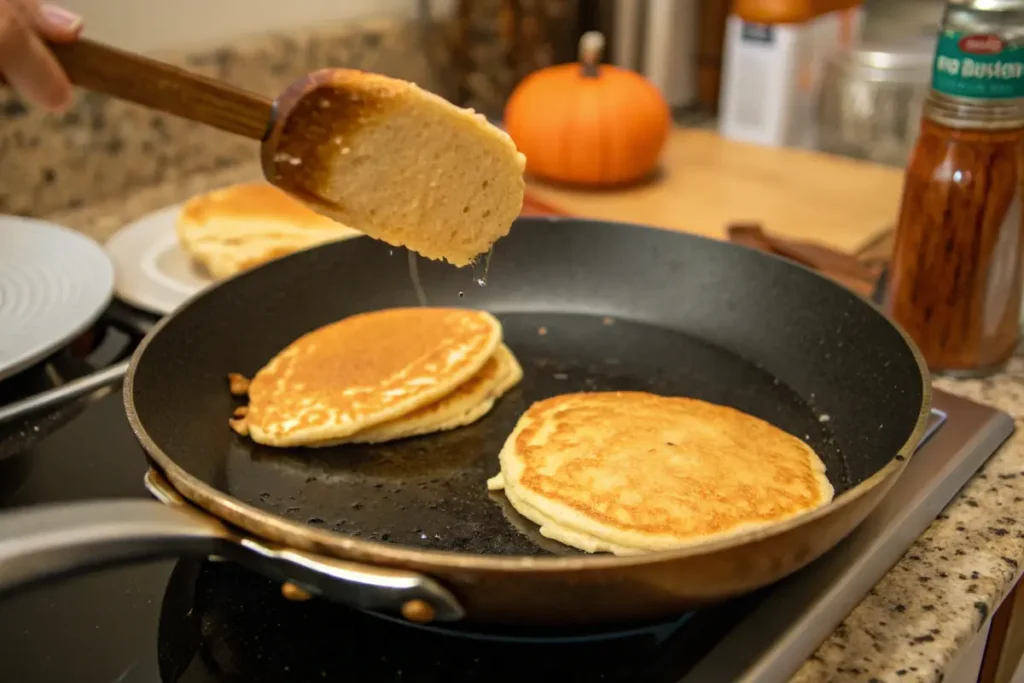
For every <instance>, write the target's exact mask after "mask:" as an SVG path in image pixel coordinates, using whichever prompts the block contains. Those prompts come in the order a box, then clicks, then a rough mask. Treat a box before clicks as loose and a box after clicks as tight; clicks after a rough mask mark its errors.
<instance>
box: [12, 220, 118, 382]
mask: <svg viewBox="0 0 1024 683" xmlns="http://www.w3.org/2000/svg"><path fill="white" fill-rule="evenodd" d="M113 292H114V269H113V266H112V265H111V263H110V259H108V258H107V256H106V254H104V253H103V248H102V247H100V246H99V245H98V244H96V243H95V242H93V241H92V240H90V239H89V238H88V237H86V236H85V235H81V234H79V233H77V232H75V231H73V230H69V229H67V228H62V227H60V226H59V225H54V224H53V223H47V222H45V221H40V220H35V219H32V218H21V217H18V216H0V379H3V378H5V377H9V376H11V375H13V374H15V373H16V372H19V371H20V370H23V369H25V368H26V367H28V366H29V365H32V364H33V363H35V362H37V361H39V360H42V359H43V358H45V357H46V356H48V355H49V354H51V353H52V352H53V351H55V350H57V349H58V348H60V347H61V346H63V345H64V344H66V343H67V342H68V341H70V340H71V339H73V338H74V337H75V336H77V335H78V334H80V333H82V332H83V331H85V329H86V328H88V327H89V325H91V324H92V323H93V322H95V320H96V319H97V318H98V317H99V316H100V314H101V313H102V312H103V310H104V309H105V308H106V307H107V305H108V304H109V303H110V299H111V296H112V295H113Z"/></svg>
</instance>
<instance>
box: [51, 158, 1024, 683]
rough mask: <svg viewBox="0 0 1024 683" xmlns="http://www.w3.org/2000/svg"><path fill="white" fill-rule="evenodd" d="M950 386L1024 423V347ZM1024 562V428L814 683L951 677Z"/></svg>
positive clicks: (855, 623)
mask: <svg viewBox="0 0 1024 683" xmlns="http://www.w3.org/2000/svg"><path fill="white" fill-rule="evenodd" d="M258 177H260V171H259V167H258V166H257V165H256V164H255V163H252V164H243V165H241V166H238V167H234V168H231V169H226V170H223V171H219V172H215V173H211V174H204V175H194V176H192V177H189V178H187V179H186V180H184V181H180V182H174V183H168V184H164V185H158V186H154V187H150V188H148V189H144V190H140V191H137V192H135V193H133V194H131V195H130V196H128V197H126V198H123V199H118V200H113V201H107V202H101V203H97V204H94V205H89V206H86V207H83V208H80V209H74V210H69V211H64V212H61V213H56V214H52V215H50V216H47V218H49V219H50V220H53V221H55V222H58V223H61V224H63V225H67V226H70V227H74V228H76V229H78V230H80V231H82V232H84V233H85V234H88V235H90V236H92V237H93V238H95V239H97V240H101V241H102V240H105V239H107V238H108V237H110V235H112V234H113V233H114V232H116V231H117V230H118V228H120V227H121V226H122V225H124V224H125V223H127V222H128V221H130V220H133V219H135V218H138V217H139V216H142V215H143V214H145V213H148V212H149V211H152V210H154V209H157V208H161V207H163V206H166V205H169V204H173V203H176V202H180V201H182V200H184V199H186V198H187V197H189V196H191V195H193V194H195V193H197V192H200V191H203V190H207V189H210V188H213V187H217V186H221V185H225V184H229V183H234V182H239V181H244V180H251V179H255V178H258ZM935 386H936V387H937V388H939V389H942V390H944V391H947V392H950V393H952V394H956V395H958V396H962V397H964V398H968V399H971V400H974V401H978V402H981V403H985V404H988V405H991V406H994V407H997V408H1000V409H1002V410H1004V411H1006V412H1008V413H1009V414H1010V415H1012V416H1013V417H1014V420H1015V421H1016V423H1017V425H1018V426H1024V354H1022V355H1020V356H1018V357H1016V358H1014V359H1013V360H1012V361H1011V362H1010V364H1009V366H1008V367H1007V368H1006V370H1005V371H1004V372H1002V373H1001V374H999V375H996V376H994V377H991V378H988V379H984V380H959V381H957V380H948V379H942V380H938V381H936V383H935ZM1022 565H1024V429H1022V430H1021V431H1020V432H1018V433H1016V434H1014V435H1013V436H1011V437H1010V439H1009V441H1007V443H1006V444H1005V445H1004V446H1003V448H1002V449H1001V450H1000V451H999V452H998V453H997V454H996V455H995V456H993V457H992V459H991V460H989V462H988V463H987V465H986V466H985V467H984V468H983V470H982V471H980V472H979V473H978V474H977V475H975V477H974V478H973V479H972V480H971V481H970V482H969V483H968V485H967V486H966V487H965V488H964V489H963V491H961V493H960V494H959V495H958V497H957V498H956V499H955V500H954V501H953V502H952V503H951V504H950V505H949V506H948V507H947V508H946V510H944V511H943V513H942V515H940V516H939V518H938V519H936V520H935V522H933V523H932V525H931V526H930V527H929V528H928V530H927V531H926V532H925V533H924V535H923V536H921V538H919V539H918V540H917V542H916V543H915V544H914V545H913V546H912V547H911V549H910V550H909V551H908V552H907V554H906V555H905V556H904V557H903V558H902V559H901V560H900V562H899V563H898V564H897V565H896V566H895V567H894V568H893V569H892V570H891V571H890V572H889V573H888V575H886V577H885V578H884V579H883V580H882V581H881V582H880V583H879V584H878V585H877V586H876V587H875V588H874V589H873V590H872V591H871V592H870V593H869V594H868V596H867V597H866V598H865V599H864V600H863V602H861V604H860V605H858V606H857V608H856V609H855V610H854V611H853V612H852V613H851V614H850V615H849V616H848V617H847V618H846V620H845V621H844V622H843V624H842V625H841V626H840V627H839V628H838V629H837V630H836V632H835V633H834V634H833V635H832V637H831V638H829V639H828V640H827V641H826V642H825V643H824V644H822V646H821V647H820V648H819V649H818V651H817V652H816V653H815V654H814V655H813V656H812V657H811V658H810V659H809V660H808V661H807V662H806V664H804V666H803V667H802V668H801V669H800V671H799V672H798V674H797V675H796V677H795V678H794V679H793V680H794V681H797V682H798V683H810V682H812V681H823V680H828V681H864V682H871V683H874V682H879V681H901V682H910V681H914V682H918V681H922V682H923V681H929V682H937V681H941V680H942V678H943V676H944V675H945V673H946V672H947V669H948V667H949V666H950V664H951V663H953V662H954V660H955V659H956V658H957V656H958V655H959V654H960V652H961V651H962V650H963V649H964V648H965V647H966V646H967V644H968V643H970V642H971V640H972V639H973V637H974V636H975V634H976V633H977V632H978V631H979V629H980V628H981V626H982V625H983V624H984V622H985V620H986V619H987V618H988V617H989V615H991V614H992V613H993V612H994V611H995V609H996V608H997V607H998V605H999V603H1000V602H1001V601H1002V599H1003V597H1004V596H1005V595H1006V594H1007V593H1008V592H1009V590H1010V589H1011V588H1012V587H1013V585H1014V583H1015V581H1016V580H1017V578H1018V576H1019V572H1020V568H1021V566H1022Z"/></svg>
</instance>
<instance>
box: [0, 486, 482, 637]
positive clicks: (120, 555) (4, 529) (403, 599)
mask: <svg viewBox="0 0 1024 683" xmlns="http://www.w3.org/2000/svg"><path fill="white" fill-rule="evenodd" d="M153 475H155V473H151V475H150V476H153ZM155 476H157V477H158V476H159V475H155ZM151 483H152V482H151V480H150V477H147V484H151ZM179 556H193V557H220V558H225V559H230V560H235V561H237V562H239V563H240V564H243V565H246V566H248V567H250V568H252V569H254V570H256V571H259V572H260V573H262V574H264V575H265V576H268V577H270V578H273V579H276V580H279V581H282V582H285V583H284V585H283V586H282V593H283V594H284V595H285V597H287V598H290V599H306V598H309V597H312V596H314V595H322V596H324V597H326V598H329V599H332V600H335V601H337V602H340V603H343V604H346V605H349V606H351V607H356V608H358V609H364V610H369V611H375V612H384V613H390V614H395V615H400V616H402V617H405V618H406V619H409V620H411V621H435V620H436V621H454V620H457V619H461V618H462V617H463V616H464V615H465V612H464V610H463V609H462V607H461V605H460V604H459V602H458V601H457V600H456V599H455V597H454V596H453V595H452V594H451V593H450V592H449V591H448V590H447V589H445V588H444V587H443V586H441V585H440V584H439V583H437V582H436V581H435V580H433V579H431V578H430V577H427V576H423V575H422V574H417V573H415V572H410V571H405V570H400V569H391V568H387V567H374V566H367V565H362V564H358V563H355V562H347V561H343V560H336V559H334V558H328V557H322V556H318V555H314V554H312V553H306V552H302V551H297V550H290V549H286V548H277V547H274V546H271V545H268V544H266V543H264V542H262V541H257V540H255V539H252V538H246V537H242V536H239V535H238V534H237V533H235V532H234V531H233V530H232V529H230V528H228V527H227V526H225V525H224V524H222V523H221V522H220V521H218V520H217V519H215V518H213V517H211V516H210V515H207V514H206V513H204V512H202V511H200V510H198V509H196V508H194V507H192V506H190V505H188V504H181V505H179V504H176V503H174V502H172V503H171V504H164V503H160V502H157V501H149V500H120V501H92V502H84V503H63V504H58V505H42V506H36V507H30V508H26V509H22V510H16V511H13V512H6V513H4V514H0V596H3V595H4V594H7V593H10V592H12V591H15V590H17V589H19V588H22V587H25V586H27V585H32V584H35V583H39V582H42V581H46V580H52V579H57V578H61V577H66V576H69V575H72V574H76V573H83V572H86V571H88V570H91V569H98V568H101V567H104V566H110V565H117V564H128V563H132V562H141V561H145V560H154V559H159V558H170V557H179Z"/></svg>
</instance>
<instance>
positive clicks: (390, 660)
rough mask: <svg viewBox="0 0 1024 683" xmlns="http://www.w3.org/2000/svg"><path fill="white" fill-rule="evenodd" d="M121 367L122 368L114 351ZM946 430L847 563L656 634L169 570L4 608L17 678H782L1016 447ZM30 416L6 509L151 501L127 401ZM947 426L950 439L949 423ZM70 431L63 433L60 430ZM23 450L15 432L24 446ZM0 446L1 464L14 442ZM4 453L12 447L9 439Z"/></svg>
mask: <svg viewBox="0 0 1024 683" xmlns="http://www.w3.org/2000/svg"><path fill="white" fill-rule="evenodd" d="M115 355H116V354H115ZM934 404H935V407H936V408H937V409H939V411H940V412H938V413H936V414H935V415H934V416H933V422H932V426H933V428H935V429H936V430H937V431H935V432H934V435H933V436H932V438H930V439H929V440H928V441H927V442H926V443H925V444H924V446H923V447H922V448H921V450H920V451H919V453H918V454H917V455H916V456H915V457H914V458H913V459H912V460H911V463H910V465H909V466H908V468H907V470H906V472H905V473H904V475H903V476H902V477H901V478H900V480H899V481H898V482H897V484H896V487H895V488H894V489H893V491H892V492H891V493H890V495H889V496H887V498H886V500H885V501H884V502H883V503H882V505H881V506H880V507H879V509H878V510H876V511H875V512H874V513H873V514H872V515H871V516H870V517H869V518H868V519H867V520H866V521H865V522H864V524H862V525H861V527H860V528H859V529H858V530H857V531H856V532H855V533H854V534H853V535H852V536H850V537H849V538H848V539H847V540H846V541H844V542H843V543H842V544H840V546H839V547H838V548H836V549H835V550H833V551H832V552H830V553H829V554H828V555H826V556H825V557H824V558H822V559H821V560H819V561H818V562H816V563H815V564H813V565H811V566H810V567H808V568H807V569H805V570H803V571H801V572H799V573H798V574H797V575H795V576H793V577H791V578H789V579H787V580H785V581H783V582H781V583H779V584H777V585H776V586H773V587H770V588H768V589H765V590H763V591H760V592H759V593H756V594H753V595H750V596H746V597H744V598H741V599H737V600H733V601H730V602H727V603H725V604H722V605H719V606H715V607H712V608H706V609H703V610H700V611H698V612H695V613H692V614H689V615H680V617H678V618H676V619H671V620H668V621H666V622H664V623H659V624H653V625H642V626H633V627H629V628H628V629H626V630H625V631H622V630H620V631H616V632H614V633H606V632H594V631H572V632H564V631H559V632H550V631H546V632H543V633H540V632H531V631H525V630H522V629H520V630H517V631H515V632H514V633H513V632H508V631H503V632H497V633H496V632H484V633H475V632H473V631H470V630H467V629H463V630H462V631H461V632H460V633H459V634H452V633H445V632H438V631H436V630H431V629H429V628H417V627H411V626H409V625H406V624H398V623H394V622H392V621H388V620H386V619H383V618H381V617H378V616H373V615H368V614H364V613H361V612H357V611H354V610H351V609H347V608H345V607H342V606H339V605H334V604H330V603H328V602H326V601H320V600H313V601H309V602H302V603H295V602H289V601H287V600H285V599H284V598H282V597H281V594H280V590H279V586H277V585H275V584H274V583H272V582H270V581H268V580H266V579H264V578H262V577H261V576H259V575H257V574H254V573H252V572H250V571H248V570H246V569H244V568H241V567H238V566H235V565H232V564H229V563H221V562H209V561H207V562H197V561H191V560H190V561H181V562H157V563H151V564H148V565H137V566H134V567H129V568H117V569H110V570H106V571H103V572H99V573H95V574H92V575H89V576H84V577H79V578H75V579H71V580H68V581H65V582H62V583H56V584H51V585H48V586H44V587H37V588H34V589H32V590H29V591H26V592H24V593H21V594H18V595H15V596H13V597H10V598H8V599H7V600H5V601H4V602H2V603H0V643H3V649H2V652H4V653H5V654H6V656H5V657H4V658H3V660H4V661H3V665H2V666H3V668H2V671H3V676H2V678H3V680H11V681H18V682H19V683H32V682H34V681H40V682H43V681H45V682H47V683H50V682H52V681H76V682H81V683H108V682H111V681H120V682H123V683H143V682H146V683H155V682H157V681H161V682H165V683H171V682H175V683H214V682H217V683H220V682H228V681H230V682H231V683H235V682H241V681H245V682H252V683H261V682H263V681H268V682H269V681H273V682H274V683H288V682H290V681H296V682H298V681H302V682H306V681H320V680H327V681H333V680H355V681H400V680H408V681H423V682H428V681H444V682H445V683H457V682H460V681H488V682H492V683H501V682H502V681H517V682H520V681H522V680H526V679H529V680H533V681H548V680H551V681H554V680H558V681H566V680H571V681H608V682H616V681H630V682H631V683H644V682H651V683H654V682H661V681H665V682H668V681H682V682H683V683H707V682H708V681H758V682H759V683H761V682H766V683H769V682H771V681H784V680H787V679H788V678H789V676H790V675H791V674H792V672H793V671H795V669H796V668H798V667H799V665H800V663H801V662H802V661H804V660H805V659H806V658H807V657H808V656H809V655H810V654H811V653H813V651H814V649H816V647H817V646H818V644H820V642H821V641H822V640H824V639H825V638H826V637H827V636H828V634H830V633H831V632H832V631H833V630H834V629H835V627H836V626H837V625H838V623H839V622H840V621H841V620H842V618H843V617H844V616H845V615H846V614H848V613H849V612H850V610H851V609H852V608H853V607H854V606H855V605H856V604H857V603H858V602H859V601H860V599H861V598H862V597H863V596H864V594H865V593H866V592H867V591H868V590H869V589H870V588H871V587H872V586H873V585H874V584H875V583H877V581H878V579H879V578H880V577H881V576H882V575H883V574H884V573H885V572H886V571H887V570H888V569H889V567H891V566H892V564H894V563H895V562H896V561H897V560H898V558H899V557H900V556H901V555H902V554H903V552H904V551H905V549H906V548H907V547H908V546H909V545H910V544H911V543H912V542H913V540H914V539H915V538H916V537H917V536H918V535H920V533H921V532H922V531H923V529H924V528H925V527H926V526H927V525H928V524H929V523H930V522H931V520H932V519H934V518H935V516H936V515H937V514H938V513H939V511H940V510H941V508H942V507H943V506H944V505H945V504H946V502H948V500H949V499H950V498H951V497H952V496H953V495H954V494H955V493H956V491H957V490H958V489H959V488H960V486H962V485H963V483H964V482H965V481H966V480H967V478H969V476H970V474H971V473H973V472H974V471H975V470H976V469H977V468H978V467H979V466H980V465H981V463H982V462H983V461H984V460H985V458H987V457H988V456H989V455H991V453H993V452H994V451H995V450H996V448H997V447H998V446H999V444H1000V443H1002V441H1003V440H1004V439H1005V438H1006V437H1007V436H1008V435H1009V434H1010V432H1011V431H1012V429H1013V423H1012V420H1010V418H1009V417H1008V416H1006V415H1004V414H1002V413H999V412H997V411H994V410H991V409H989V408H986V407H983V406H979V405H977V404H974V403H970V402H967V401H964V400H961V399H958V398H955V397H952V396H949V395H946V394H942V393H937V394H936V396H935V400H934ZM62 414H63V415H64V417H62V418H61V419H60V420H55V419H54V418H53V417H52V416H50V415H43V416H39V417H36V418H34V422H33V424H34V425H38V424H42V425H46V426H45V428H44V429H43V430H42V431H37V430H34V428H33V427H32V426H28V427H22V429H21V430H20V432H19V434H20V436H19V437H18V438H22V439H24V437H25V435H26V431H27V433H28V434H29V436H32V435H33V434H35V435H36V436H37V438H34V439H33V438H29V439H28V441H27V442H26V443H27V444H29V448H28V450H26V451H24V452H22V453H20V454H18V455H15V456H13V457H6V458H3V456H2V455H0V508H11V507H17V506H24V505H34V504H39V503H44V502H57V501H71V500H81V499H89V498H101V497H105V498H116V497H144V496H147V495H148V494H147V493H146V490H145V488H144V486H143V484H142V476H143V474H144V473H145V471H146V467H147V465H146V462H145V459H144V457H143V454H142V450H141V448H140V447H139V446H138V445H137V443H136V441H135V439H134V437H133V435H132V433H131V431H130V429H129V427H128V423H127V419H126V417H125V414H124V410H123V407H122V404H121V397H120V392H119V391H118V390H115V391H114V392H113V393H111V394H109V395H107V396H105V397H103V398H100V399H98V400H95V401H93V402H91V403H89V404H88V405H87V406H85V407H82V406H78V407H76V408H74V409H66V410H65V411H64V412H63V413H62ZM943 421H944V422H945V423H944V424H942V422H943ZM62 422H66V424H63V426H60V427H59V428H56V429H55V431H53V432H52V433H50V434H47V431H46V430H49V429H51V428H53V427H54V424H58V425H59V424H60V423H62ZM15 436H16V435H15ZM15 436H12V435H11V434H10V433H8V434H7V435H6V437H5V435H4V434H3V432H2V431H0V453H2V452H3V447H4V444H5V443H7V444H11V443H13V441H12V439H13V438H15ZM5 438H6V441H5Z"/></svg>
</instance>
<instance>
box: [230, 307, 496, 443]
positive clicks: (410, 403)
mask: <svg viewBox="0 0 1024 683" xmlns="http://www.w3.org/2000/svg"><path fill="white" fill-rule="evenodd" d="M500 342H501V324H500V323H499V322H498V321H497V319H495V318H494V316H492V315H490V314H489V313H485V312H483V311H473V310H467V309H455V308H393V309H387V310H383V311H376V312H372V313H363V314H360V315H354V316H352V317H349V318H345V319H344V320H341V321H339V322H336V323H332V324H330V325H326V326H324V327H321V328H319V329H317V330H314V331H312V332H310V333H308V334H306V335H304V336H302V337H300V338H299V339H297V340H295V341H294V342H292V343H291V344H289V345H288V346H287V347H285V348H284V350H282V351H281V352H280V353H278V354H277V355H276V356H275V357H274V358H273V359H271V361H270V362H269V363H267V364H266V365H265V366H264V367H263V368H262V369H261V370H260V371H259V372H257V373H256V376H255V377H253V378H252V381H251V382H249V383H248V387H247V393H248V395H249V405H248V407H247V408H245V409H242V410H241V411H240V414H239V417H237V418H236V419H234V420H232V421H231V426H232V428H233V429H235V431H237V432H238V433H240V434H243V435H244V434H248V435H249V436H250V437H252V439H253V441H256V442H257V443H261V444H265V445H268V446H279V447H287V446H330V445H334V444H337V443H340V442H342V441H344V440H345V439H346V438H347V437H350V436H352V435H353V434H356V433H358V432H360V431H362V430H365V429H368V428H370V427H373V426H376V425H379V424H381V423H384V422H388V421H390V420H394V419H396V418H399V417H402V416H403V415H406V414H408V413H411V412H413V411H414V410H417V409H419V408H422V407H423V406H426V405H429V404H431V403H434V402H435V401H437V400H439V399H441V398H443V397H445V396H447V395H448V394H450V393H452V391H454V390H455V388H456V387H458V386H460V385H461V384H463V383H464V382H466V381H468V380H469V379H470V378H471V377H473V375H475V374H477V372H479V371H480V370H481V369H482V368H483V366H484V364H485V363H486V362H487V361H488V359H490V358H491V356H493V355H494V352H495V350H496V349H497V348H498V344H499V343H500ZM236 379H237V378H236ZM243 388H245V387H233V389H232V391H233V392H234V393H239V391H240V390H241V389H243Z"/></svg>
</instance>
